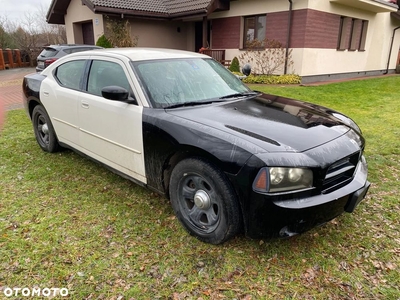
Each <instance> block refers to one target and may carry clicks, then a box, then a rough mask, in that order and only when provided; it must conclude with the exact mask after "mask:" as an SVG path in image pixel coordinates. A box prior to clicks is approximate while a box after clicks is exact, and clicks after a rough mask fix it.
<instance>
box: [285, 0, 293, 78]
mask: <svg viewBox="0 0 400 300" xmlns="http://www.w3.org/2000/svg"><path fill="white" fill-rule="evenodd" d="M288 1H289V3H290V4H289V20H288V34H287V39H286V56H285V69H284V71H283V73H284V74H287V68H288V60H289V43H290V38H291V36H292V12H293V2H292V0H288Z"/></svg>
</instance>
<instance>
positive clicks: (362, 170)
mask: <svg viewBox="0 0 400 300" xmlns="http://www.w3.org/2000/svg"><path fill="white" fill-rule="evenodd" d="M367 174H368V170H367V164H366V162H365V159H361V160H360V162H359V164H358V166H357V168H356V171H355V173H354V177H353V180H352V181H351V182H350V183H348V184H347V185H345V186H343V187H341V188H339V189H337V190H335V191H333V192H330V193H327V194H323V193H320V194H317V195H308V196H301V195H297V196H296V194H293V197H292V198H291V199H287V198H286V199H282V198H278V199H277V197H276V196H275V197H274V196H271V195H267V194H261V193H256V192H254V191H251V195H249V196H250V197H247V200H246V201H243V202H242V209H243V213H244V221H245V231H246V232H245V233H246V236H248V237H250V238H282V237H288V236H292V235H296V234H299V233H302V232H305V231H307V230H310V229H312V228H314V227H316V226H318V225H321V224H324V223H326V222H328V221H330V220H332V219H334V218H335V217H337V216H339V215H341V214H342V213H343V212H345V211H346V212H350V213H351V212H353V211H354V209H355V208H356V207H357V205H358V204H359V203H360V202H361V201H362V200H363V199H364V198H365V196H366V194H367V192H368V189H369V187H370V183H369V182H368V180H367Z"/></svg>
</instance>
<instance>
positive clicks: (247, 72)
mask: <svg viewBox="0 0 400 300" xmlns="http://www.w3.org/2000/svg"><path fill="white" fill-rule="evenodd" d="M242 73H243V74H244V75H246V76H249V75H250V73H251V66H250V64H245V65H244V66H243V68H242Z"/></svg>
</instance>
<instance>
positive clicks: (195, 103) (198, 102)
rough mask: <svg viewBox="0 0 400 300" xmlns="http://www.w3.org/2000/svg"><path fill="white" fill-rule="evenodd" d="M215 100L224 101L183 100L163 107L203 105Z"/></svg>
mask: <svg viewBox="0 0 400 300" xmlns="http://www.w3.org/2000/svg"><path fill="white" fill-rule="evenodd" d="M215 102H222V101H221V100H212V101H190V102H183V103H177V104H172V105H170V106H165V107H163V108H177V107H184V106H196V105H203V104H211V103H215Z"/></svg>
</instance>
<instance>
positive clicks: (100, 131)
mask: <svg viewBox="0 0 400 300" xmlns="http://www.w3.org/2000/svg"><path fill="white" fill-rule="evenodd" d="M111 85H114V86H115V85H116V86H120V87H123V88H125V89H127V90H128V91H130V92H131V93H132V88H131V87H132V80H131V79H130V77H129V72H128V70H127V69H126V66H125V65H124V64H123V63H122V62H120V61H118V60H116V59H115V60H112V59H110V61H105V60H93V62H92V65H91V68H90V72H89V76H88V80H87V93H83V94H82V96H81V99H80V103H79V107H78V113H79V132H80V133H79V136H80V145H81V147H82V148H83V150H84V152H86V153H87V154H88V155H89V156H91V157H94V158H95V159H97V160H99V161H101V162H103V163H105V164H106V165H108V166H110V167H112V168H114V169H116V170H118V171H121V172H122V173H124V174H127V175H129V176H130V177H133V178H135V179H137V180H139V181H141V182H144V183H146V177H145V166H144V156H143V135H142V110H143V108H142V106H140V105H135V104H128V103H126V102H122V101H114V100H108V99H105V98H103V97H102V96H101V89H102V88H103V87H105V86H111Z"/></svg>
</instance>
